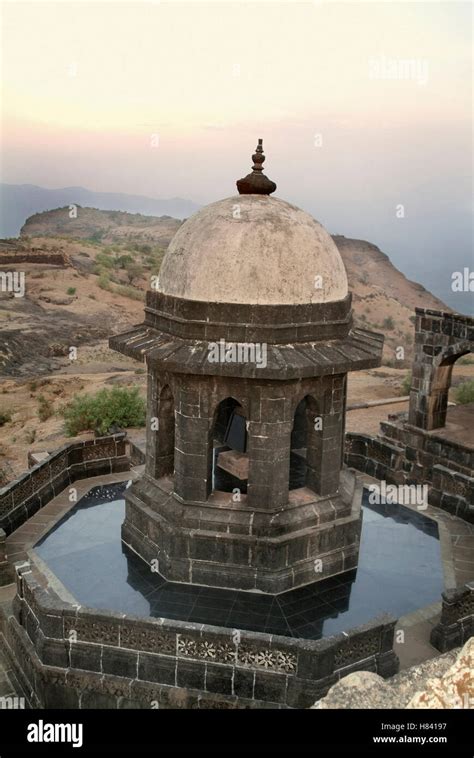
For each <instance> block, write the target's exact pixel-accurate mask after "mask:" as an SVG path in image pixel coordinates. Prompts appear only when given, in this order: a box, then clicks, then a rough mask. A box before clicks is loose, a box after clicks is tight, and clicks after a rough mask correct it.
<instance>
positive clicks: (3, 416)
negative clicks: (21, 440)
mask: <svg viewBox="0 0 474 758" xmlns="http://www.w3.org/2000/svg"><path fill="white" fill-rule="evenodd" d="M11 420H12V412H11V411H9V410H7V409H6V408H5V409H4V410H3V411H2V410H0V426H3V425H4V424H6V423H7V422H8V421H11Z"/></svg>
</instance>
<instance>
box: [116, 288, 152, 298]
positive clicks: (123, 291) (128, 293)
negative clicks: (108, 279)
mask: <svg viewBox="0 0 474 758" xmlns="http://www.w3.org/2000/svg"><path fill="white" fill-rule="evenodd" d="M115 292H116V293H117V295H122V296H123V297H129V298H131V299H132V300H142V301H143V300H145V293H144V292H143V290H137V289H135V287H132V286H131V285H130V284H120V285H118V286H117V287H116V288H115Z"/></svg>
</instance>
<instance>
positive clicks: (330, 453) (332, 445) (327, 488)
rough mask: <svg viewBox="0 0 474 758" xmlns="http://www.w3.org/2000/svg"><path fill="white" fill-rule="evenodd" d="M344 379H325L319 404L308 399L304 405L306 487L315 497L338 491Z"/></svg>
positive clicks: (341, 453) (341, 448) (340, 465)
mask: <svg viewBox="0 0 474 758" xmlns="http://www.w3.org/2000/svg"><path fill="white" fill-rule="evenodd" d="M344 402H345V377H344V375H342V374H341V375H335V376H328V377H325V379H324V381H323V389H322V393H321V396H320V398H319V403H318V402H316V401H315V400H314V398H312V397H309V398H308V401H307V405H306V421H307V429H308V437H307V441H308V444H307V454H306V463H307V486H308V487H309V488H310V489H312V490H313V491H314V492H316V493H317V494H318V495H331V494H333V493H334V492H337V490H338V488H339V477H340V471H341V467H342V459H343V437H344V412H343V409H344Z"/></svg>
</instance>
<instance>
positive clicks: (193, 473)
mask: <svg viewBox="0 0 474 758" xmlns="http://www.w3.org/2000/svg"><path fill="white" fill-rule="evenodd" d="M206 386H207V385H204V383H203V385H202V386H201V390H200V386H199V385H198V384H196V385H191V384H189V385H182V386H181V387H180V389H179V402H178V403H177V406H176V426H175V429H176V436H175V479H174V491H175V494H176V495H177V496H178V497H181V498H182V499H183V500H197V501H200V502H205V501H206V500H207V498H208V497H209V495H210V493H211V491H212V421H213V419H212V418H211V417H209V416H208V415H203V414H202V404H201V393H202V392H203V391H206Z"/></svg>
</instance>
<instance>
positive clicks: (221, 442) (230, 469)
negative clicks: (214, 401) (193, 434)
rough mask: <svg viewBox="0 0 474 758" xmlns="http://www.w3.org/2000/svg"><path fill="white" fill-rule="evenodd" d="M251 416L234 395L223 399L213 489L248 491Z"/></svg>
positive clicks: (216, 417) (215, 430) (216, 415)
mask: <svg viewBox="0 0 474 758" xmlns="http://www.w3.org/2000/svg"><path fill="white" fill-rule="evenodd" d="M246 422H247V419H246V417H245V413H244V411H243V408H242V406H241V405H240V403H239V402H238V401H237V400H235V398H233V397H227V398H225V399H224V400H222V401H221V402H220V403H219V405H218V406H217V408H216V411H215V413H214V422H213V429H212V448H213V451H212V452H213V455H212V489H213V490H221V491H223V492H232V491H233V490H234V489H238V490H239V491H240V492H241V493H243V494H244V493H246V492H247V480H248V468H249V462H248V455H247V427H246Z"/></svg>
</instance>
